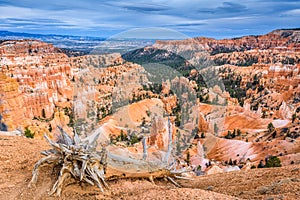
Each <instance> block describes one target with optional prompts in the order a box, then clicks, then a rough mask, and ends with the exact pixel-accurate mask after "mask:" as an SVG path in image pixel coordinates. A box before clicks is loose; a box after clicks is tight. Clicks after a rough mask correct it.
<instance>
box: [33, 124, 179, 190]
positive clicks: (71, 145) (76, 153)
mask: <svg viewBox="0 0 300 200" xmlns="http://www.w3.org/2000/svg"><path fill="white" fill-rule="evenodd" d="M58 128H59V129H60V131H61V136H60V138H59V139H58V141H57V142H54V141H52V140H50V139H49V138H48V137H47V136H46V135H45V139H46V140H47V141H48V143H49V144H50V145H51V147H52V149H50V150H46V151H43V152H42V154H43V155H45V156H46V157H44V158H42V159H40V160H39V161H38V162H37V163H36V164H35V166H34V169H33V172H32V179H31V181H30V184H29V186H33V185H35V184H36V183H37V179H38V174H39V169H40V168H41V167H42V166H44V165H47V164H52V165H53V166H59V167H60V172H59V175H58V179H57V181H56V182H55V184H54V185H53V187H52V189H51V191H50V195H53V194H56V195H58V196H60V195H61V192H62V189H63V186H64V185H66V181H67V180H68V179H70V178H73V179H75V180H76V181H77V182H86V183H88V184H90V185H96V186H97V187H98V188H99V189H100V190H101V191H102V192H104V190H105V189H109V186H108V184H107V183H106V180H112V179H120V178H147V179H149V180H150V181H151V182H152V183H154V179H156V178H164V179H166V180H168V181H170V182H171V183H173V184H174V185H175V186H177V187H181V186H180V185H179V184H178V183H177V182H176V181H175V180H174V179H173V178H184V177H181V176H180V175H181V174H182V171H176V170H172V169H174V164H171V165H169V164H168V160H171V158H170V156H171V151H172V145H169V147H168V152H167V154H166V155H167V158H166V159H165V160H164V162H161V163H159V164H158V163H151V162H149V161H145V159H146V157H147V153H146V152H144V156H143V158H142V159H141V160H138V159H133V158H125V157H120V156H118V155H114V154H111V153H109V152H106V149H105V148H103V147H102V149H100V151H97V150H96V147H97V139H98V137H99V134H100V133H101V132H99V131H95V132H94V134H92V135H90V136H89V137H87V138H84V139H80V138H79V136H78V135H77V134H76V133H75V134H74V137H73V138H71V137H70V136H69V135H68V134H67V133H66V132H65V131H64V130H63V129H62V128H60V127H58ZM170 135H171V134H170ZM170 143H172V140H170ZM144 144H145V142H144ZM98 149H99V148H98ZM146 149H147V148H146V147H145V148H144V151H146ZM172 159H173V158H172ZM173 160H174V159H173ZM173 163H174V162H173ZM107 168H108V171H110V172H109V173H107V174H106V171H107ZM128 169H129V170H128ZM105 176H106V177H105Z"/></svg>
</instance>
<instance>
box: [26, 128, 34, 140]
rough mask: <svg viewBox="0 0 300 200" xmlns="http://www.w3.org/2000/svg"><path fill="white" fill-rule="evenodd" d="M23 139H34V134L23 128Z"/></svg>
mask: <svg viewBox="0 0 300 200" xmlns="http://www.w3.org/2000/svg"><path fill="white" fill-rule="evenodd" d="M24 133H25V137H27V138H34V133H32V132H31V130H29V129H28V127H26V128H25V132H24Z"/></svg>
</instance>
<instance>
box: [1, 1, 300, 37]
mask: <svg viewBox="0 0 300 200" xmlns="http://www.w3.org/2000/svg"><path fill="white" fill-rule="evenodd" d="M299 9H300V4H299V1H296V0H273V1H271V0H244V1H238V0H225V1H224V0H223V1H220V0H210V1H203V0H168V1H167V0H149V1H148V2H147V3H141V2H140V1H138V0H110V1H109V0H104V1H97V0H76V1H69V0H51V1H48V0H39V1H38V2H37V1H33V0H14V1H11V0H9V1H8V0H4V1H3V0H0V23H1V26H0V30H9V31H22V32H41V33H42V32H43V33H44V32H49V33H57V32H59V33H65V34H75V35H78V34H87V35H97V36H110V35H111V34H115V33H119V32H121V31H124V30H128V29H131V28H147V27H165V28H172V29H174V30H177V31H181V32H183V33H186V34H188V35H190V36H201V35H205V36H210V37H228V36H230V35H232V36H238V35H248V34H261V33H265V32H268V31H271V30H273V29H275V28H288V27H297V26H298V27H299V23H298V19H297V18H299Z"/></svg>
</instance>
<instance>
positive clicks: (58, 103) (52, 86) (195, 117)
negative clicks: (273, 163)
mask: <svg viewBox="0 0 300 200" xmlns="http://www.w3.org/2000/svg"><path fill="white" fill-rule="evenodd" d="M95 52H96V51H95ZM0 68H1V72H0V116H1V117H0V122H1V126H0V128H1V131H2V132H1V134H5V132H6V131H19V132H20V133H21V134H22V135H26V134H29V133H30V136H31V137H34V140H41V141H40V142H42V141H43V135H44V134H45V133H46V134H47V135H49V136H50V137H51V138H56V137H57V135H58V133H59V130H58V129H57V128H56V127H57V126H61V127H62V128H63V129H64V130H65V131H66V132H67V133H69V134H71V135H72V134H73V132H74V131H76V132H77V133H79V134H80V135H82V136H88V135H89V134H90V133H91V132H92V131H93V130H94V129H96V128H99V127H100V128H101V131H102V133H103V134H102V135H101V136H100V137H99V139H98V142H99V143H101V144H109V145H112V146H113V147H109V148H111V151H115V152H116V153H118V152H122V155H123V156H128V157H135V158H136V159H138V158H139V156H140V155H141V154H143V151H144V146H143V144H142V141H143V139H144V138H145V139H146V144H147V146H148V150H147V151H148V156H149V159H153V160H156V159H157V160H158V161H159V160H161V159H162V158H163V157H164V156H165V152H166V151H167V149H168V141H169V138H168V135H169V133H170V132H171V135H172V141H173V145H174V152H173V153H174V154H175V155H176V156H177V158H178V163H179V164H178V167H181V168H184V169H188V170H191V171H192V172H191V173H187V174H186V175H187V176H195V175H196V174H197V173H200V174H201V173H204V174H214V173H223V172H226V171H231V170H232V171H239V170H242V171H247V170H249V169H250V168H256V167H257V166H258V165H259V164H260V163H261V162H265V161H267V159H268V158H270V157H272V156H276V157H278V158H279V159H280V161H281V165H282V166H290V165H295V164H296V165H297V164H300V137H299V136H300V132H299V129H300V84H299V83H300V72H299V71H300V31H299V30H297V29H295V30H275V31H272V32H271V33H268V34H266V35H261V36H245V37H241V38H233V39H224V40H215V39H211V38H193V39H187V40H181V41H176V40H172V41H156V43H154V44H153V45H151V46H147V47H144V48H140V49H136V50H133V51H129V52H127V53H125V54H122V55H121V54H119V53H111V54H102V55H96V54H90V55H81V54H79V55H78V56H68V55H67V54H65V53H64V51H62V50H60V49H58V48H56V47H55V46H53V45H52V44H48V43H45V42H42V41H38V40H31V39H25V40H7V41H2V40H1V42H0ZM169 123H170V124H171V125H170V126H169V125H168V124H169ZM2 129H3V130H2ZM26 136H28V135H26ZM116 147H117V150H115V148H116ZM118 149H119V150H118ZM120 149H121V150H120ZM233 166H236V168H233Z"/></svg>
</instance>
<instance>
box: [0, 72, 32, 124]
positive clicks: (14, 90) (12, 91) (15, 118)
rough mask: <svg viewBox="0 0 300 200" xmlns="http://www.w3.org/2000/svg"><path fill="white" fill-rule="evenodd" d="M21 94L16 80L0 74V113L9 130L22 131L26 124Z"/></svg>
mask: <svg viewBox="0 0 300 200" xmlns="http://www.w3.org/2000/svg"><path fill="white" fill-rule="evenodd" d="M24 105H25V104H24V99H23V94H22V92H21V91H20V90H19V84H18V82H17V81H16V80H14V79H12V78H9V77H7V76H6V75H5V74H3V73H0V113H1V115H2V121H3V122H4V123H5V124H6V125H7V126H8V129H9V130H15V129H16V128H19V129H22V128H21V127H22V125H24V124H26V119H27V118H26V115H25V113H26V109H25V107H24Z"/></svg>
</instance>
